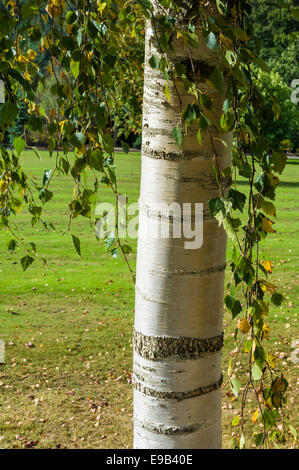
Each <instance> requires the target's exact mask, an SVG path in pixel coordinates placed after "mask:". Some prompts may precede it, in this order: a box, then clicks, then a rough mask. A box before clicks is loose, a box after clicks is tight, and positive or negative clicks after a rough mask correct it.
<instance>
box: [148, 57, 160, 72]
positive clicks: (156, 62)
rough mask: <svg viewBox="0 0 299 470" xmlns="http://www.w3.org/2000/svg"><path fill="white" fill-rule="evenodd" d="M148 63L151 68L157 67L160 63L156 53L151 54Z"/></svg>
mask: <svg viewBox="0 0 299 470" xmlns="http://www.w3.org/2000/svg"><path fill="white" fill-rule="evenodd" d="M149 64H150V66H151V67H152V68H153V69H158V68H159V65H160V59H159V57H157V56H156V55H152V57H151V58H150V60H149Z"/></svg>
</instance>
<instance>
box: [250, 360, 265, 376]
mask: <svg viewBox="0 0 299 470" xmlns="http://www.w3.org/2000/svg"><path fill="white" fill-rule="evenodd" d="M251 374H252V378H253V380H260V379H261V377H262V375H263V371H262V370H261V368H260V367H259V366H258V365H257V364H256V363H254V365H253V367H252V369H251Z"/></svg>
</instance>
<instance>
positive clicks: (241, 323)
mask: <svg viewBox="0 0 299 470" xmlns="http://www.w3.org/2000/svg"><path fill="white" fill-rule="evenodd" d="M237 327H238V328H239V330H240V331H242V333H244V334H245V333H248V331H249V330H250V324H249V322H248V320H247V318H243V319H242V320H241V319H240V320H238V324H237Z"/></svg>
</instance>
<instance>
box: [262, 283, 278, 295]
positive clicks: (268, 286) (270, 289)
mask: <svg viewBox="0 0 299 470" xmlns="http://www.w3.org/2000/svg"><path fill="white" fill-rule="evenodd" d="M260 286H261V289H262V291H263V292H265V291H266V290H267V291H268V292H269V293H270V294H273V293H274V292H275V291H276V287H275V286H274V284H271V283H270V282H267V281H261V282H260Z"/></svg>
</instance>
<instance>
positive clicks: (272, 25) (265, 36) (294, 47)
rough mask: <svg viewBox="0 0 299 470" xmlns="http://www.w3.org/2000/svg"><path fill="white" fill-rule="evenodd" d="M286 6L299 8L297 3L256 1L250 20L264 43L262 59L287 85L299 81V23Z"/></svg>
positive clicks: (262, 45)
mask: <svg viewBox="0 0 299 470" xmlns="http://www.w3.org/2000/svg"><path fill="white" fill-rule="evenodd" d="M284 4H288V5H290V6H293V7H298V5H299V2H298V0H286V1H284V2H281V1H271V0H254V2H253V3H252V11H251V18H252V22H253V26H254V29H255V32H256V36H257V37H258V38H259V40H260V42H261V52H260V56H261V57H262V58H263V59H264V60H265V61H266V62H267V64H268V65H269V67H270V69H271V70H273V71H275V72H277V73H279V75H280V76H281V77H282V79H283V80H284V82H285V83H286V84H287V85H289V86H290V85H291V81H292V80H293V79H294V78H298V77H299V67H298V64H299V50H298V19H295V18H294V17H293V16H292V14H291V12H290V10H289V9H287V8H283V6H284Z"/></svg>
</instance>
